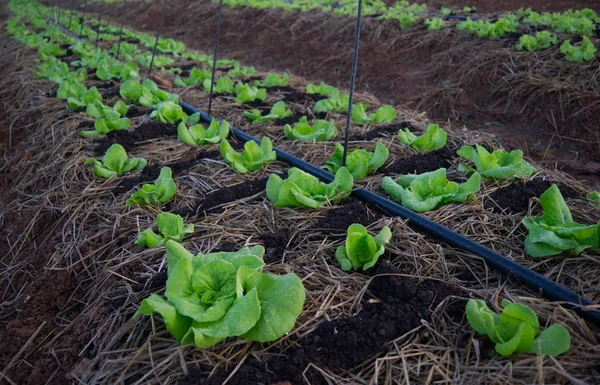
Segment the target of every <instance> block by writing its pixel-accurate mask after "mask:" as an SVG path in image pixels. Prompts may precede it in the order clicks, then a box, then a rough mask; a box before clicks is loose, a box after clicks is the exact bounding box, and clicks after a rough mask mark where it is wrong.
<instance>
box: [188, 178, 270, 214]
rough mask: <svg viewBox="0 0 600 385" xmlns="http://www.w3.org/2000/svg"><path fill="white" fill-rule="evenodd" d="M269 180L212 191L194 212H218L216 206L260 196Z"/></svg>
mask: <svg viewBox="0 0 600 385" xmlns="http://www.w3.org/2000/svg"><path fill="white" fill-rule="evenodd" d="M267 179H268V178H257V179H252V180H247V181H245V182H242V183H239V184H236V185H233V186H228V187H221V188H220V189H217V190H214V191H211V192H210V193H208V194H207V195H206V197H205V198H204V199H203V200H201V201H200V202H198V205H197V207H196V209H195V210H194V212H195V213H196V215H199V214H200V213H203V212H208V211H210V212H216V211H217V210H218V209H215V208H214V207H215V206H219V205H223V204H225V203H229V202H233V201H237V200H240V199H243V198H246V197H249V196H252V195H255V194H258V193H260V192H261V191H264V189H265V188H266V186H267Z"/></svg>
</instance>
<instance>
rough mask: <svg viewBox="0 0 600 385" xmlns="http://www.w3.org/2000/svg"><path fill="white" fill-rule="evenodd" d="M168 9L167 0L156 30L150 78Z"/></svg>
mask: <svg viewBox="0 0 600 385" xmlns="http://www.w3.org/2000/svg"><path fill="white" fill-rule="evenodd" d="M166 7H167V0H164V1H163V5H162V12H161V13H160V20H159V21H158V29H157V30H156V40H155V41H154V47H153V48H152V58H151V59H150V67H148V77H150V73H152V66H153V65H154V56H156V47H158V39H159V38H160V32H161V31H162V25H163V19H164V18H165V8H166Z"/></svg>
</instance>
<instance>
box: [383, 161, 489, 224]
mask: <svg viewBox="0 0 600 385" xmlns="http://www.w3.org/2000/svg"><path fill="white" fill-rule="evenodd" d="M480 184H481V177H480V176H479V174H478V173H476V172H475V173H473V175H472V176H471V177H470V178H469V180H467V181H466V182H465V183H463V184H460V185H459V184H458V183H455V182H448V180H447V178H446V169H445V168H440V169H438V170H436V171H431V172H426V173H423V174H419V175H403V176H401V177H400V178H398V180H397V181H395V182H394V180H393V179H392V178H390V177H389V176H386V177H384V178H383V181H382V186H383V189H384V190H385V192H387V193H388V194H390V196H391V197H392V198H393V199H394V200H395V201H396V202H398V203H401V204H402V206H404V207H407V208H409V209H411V210H413V211H416V212H418V213H422V212H426V211H431V210H435V209H436V208H438V207H440V206H443V205H446V204H448V203H451V202H459V203H464V202H465V201H466V200H467V199H468V198H474V197H475V193H476V192H477V191H479V185H480Z"/></svg>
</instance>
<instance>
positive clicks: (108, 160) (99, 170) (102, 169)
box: [83, 143, 147, 179]
mask: <svg viewBox="0 0 600 385" xmlns="http://www.w3.org/2000/svg"><path fill="white" fill-rule="evenodd" d="M146 164H147V162H146V159H144V158H129V157H127V151H125V149H124V148H123V146H121V145H120V144H118V143H115V144H113V145H112V146H110V147H109V148H108V149H107V150H106V153H105V154H104V157H103V158H102V160H101V161H99V160H96V159H94V158H89V159H88V160H86V161H85V163H84V164H83V165H84V166H88V165H93V166H94V173H95V174H96V176H98V177H100V178H107V179H108V178H110V177H112V176H114V175H122V174H124V173H126V172H129V171H140V170H142V169H143V168H144V167H146Z"/></svg>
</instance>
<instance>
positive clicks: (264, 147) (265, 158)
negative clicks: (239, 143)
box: [221, 136, 277, 174]
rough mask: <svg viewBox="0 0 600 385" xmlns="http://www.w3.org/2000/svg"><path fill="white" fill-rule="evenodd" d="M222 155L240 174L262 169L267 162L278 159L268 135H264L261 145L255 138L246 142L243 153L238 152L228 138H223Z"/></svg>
mask: <svg viewBox="0 0 600 385" xmlns="http://www.w3.org/2000/svg"><path fill="white" fill-rule="evenodd" d="M221 155H222V156H223V159H225V161H226V162H227V163H229V164H230V165H231V167H232V168H233V169H234V170H236V171H237V172H239V173H240V174H245V173H247V172H253V171H258V170H261V169H262V168H263V167H264V165H265V164H266V163H270V162H272V161H274V160H275V159H277V154H276V153H275V151H273V144H272V143H271V139H269V138H267V137H266V136H263V138H262V140H261V141H260V146H259V145H258V144H257V143H256V142H255V141H253V140H249V141H247V142H246V143H244V151H243V152H242V153H239V152H236V151H235V150H234V149H233V147H231V145H230V144H229V142H228V141H227V139H223V140H222V141H221Z"/></svg>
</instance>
